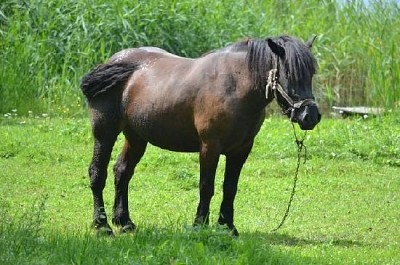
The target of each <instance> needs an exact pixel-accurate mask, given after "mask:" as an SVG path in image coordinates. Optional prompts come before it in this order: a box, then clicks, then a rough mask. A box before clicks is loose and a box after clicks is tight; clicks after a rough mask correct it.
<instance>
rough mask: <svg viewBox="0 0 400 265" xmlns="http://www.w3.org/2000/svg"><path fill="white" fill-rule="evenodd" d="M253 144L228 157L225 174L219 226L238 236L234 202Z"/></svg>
mask: <svg viewBox="0 0 400 265" xmlns="http://www.w3.org/2000/svg"><path fill="white" fill-rule="evenodd" d="M252 146H253V143H251V144H249V145H248V146H246V148H244V149H243V150H241V151H240V152H237V153H234V154H227V155H226V165H225V174H224V185H223V193H224V194H223V199H222V203H221V208H220V213H219V218H218V224H220V225H223V226H225V225H226V226H227V227H228V229H229V230H230V231H231V232H232V235H234V236H238V235H239V232H238V231H237V229H236V227H235V225H234V222H233V215H234V207H233V204H234V201H235V197H236V192H237V185H238V181H239V176H240V172H241V170H242V168H243V165H244V163H245V162H246V159H247V157H248V155H249V153H250V150H251V148H252Z"/></svg>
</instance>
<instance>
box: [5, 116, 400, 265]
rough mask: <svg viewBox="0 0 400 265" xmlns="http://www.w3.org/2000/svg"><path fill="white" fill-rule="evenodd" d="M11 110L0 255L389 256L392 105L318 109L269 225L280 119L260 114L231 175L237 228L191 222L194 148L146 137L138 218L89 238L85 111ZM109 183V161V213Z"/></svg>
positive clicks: (396, 200) (378, 259)
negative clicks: (359, 114) (149, 142)
mask: <svg viewBox="0 0 400 265" xmlns="http://www.w3.org/2000/svg"><path fill="white" fill-rule="evenodd" d="M17 114H18V113H17V111H15V112H13V113H10V114H7V115H5V116H3V117H1V118H0V119H1V120H0V139H2V140H1V142H0V168H1V170H0V179H1V182H0V264H399V263H400V252H399V251H398V250H399V248H400V235H399V226H400V195H399V190H400V118H399V117H400V116H399V115H398V113H397V114H388V115H386V116H383V117H379V118H370V119H367V120H362V119H357V118H355V119H345V120H335V119H328V118H325V119H324V120H323V121H322V123H321V124H320V125H318V127H317V128H316V129H315V130H314V131H312V132H310V133H309V134H308V136H307V139H306V145H307V152H308V160H307V162H306V164H304V165H302V166H301V169H300V173H299V182H298V187H297V193H296V196H295V199H294V202H293V205H292V210H291V212H290V215H289V217H288V220H287V221H286V223H285V225H284V226H283V228H281V229H280V230H279V231H278V232H275V233H271V232H270V230H271V229H272V228H274V227H275V226H276V225H277V224H278V223H279V221H280V219H281V217H282V215H283V213H284V210H285V207H286V204H287V200H288V198H289V195H290V191H291V188H292V181H293V174H294V170H295V165H296V155H297V154H296V145H295V144H294V142H293V134H292V129H291V125H290V123H289V122H288V121H287V120H285V119H283V118H281V117H277V116H272V117H270V118H267V119H266V121H265V123H264V124H263V127H262V129H261V132H260V134H259V135H258V136H257V138H256V143H255V148H254V149H253V152H252V153H251V155H250V157H249V159H248V162H247V163H246V165H245V167H244V169H243V172H242V176H241V180H240V183H239V191H238V197H237V199H236V204H235V213H236V226H237V227H238V229H239V232H240V233H241V235H240V237H239V238H237V239H236V238H232V237H230V236H229V235H228V234H226V233H225V232H223V231H220V230H218V229H217V228H216V227H215V226H211V227H210V228H209V229H206V230H203V231H196V232H194V231H192V230H191V228H190V225H191V222H192V219H193V217H194V213H195V208H196V205H197V200H198V189H197V182H198V164H197V155H196V154H182V153H172V152H167V151H162V150H160V149H158V148H156V147H153V146H150V147H149V148H148V150H147V153H146V155H145V157H144V158H143V160H142V162H141V163H140V164H139V166H138V169H137V171H136V172H137V173H136V175H135V177H134V179H133V180H132V182H131V185H130V195H129V196H130V210H131V214H132V218H133V220H134V222H135V223H136V224H137V225H138V230H137V231H136V232H135V233H134V234H118V233H117V235H116V236H115V237H114V238H102V237H100V238H98V237H97V236H96V234H95V233H94V232H93V231H92V230H91V229H90V221H91V215H92V199H91V192H90V189H89V187H88V182H89V181H88V177H87V167H88V164H89V161H90V158H91V149H92V138H91V134H90V127H89V122H88V119H86V118H74V119H72V118H56V117H49V116H48V115H42V114H40V115H39V114H36V113H30V115H29V117H19V116H18V115H17ZM122 141H123V139H122V138H120V139H119V140H118V142H117V145H116V147H115V149H120V147H121V144H122ZM117 154H118V152H114V153H113V158H112V162H111V163H113V161H115V158H116V156H117ZM223 162H224V161H223V160H222V161H220V166H219V169H218V175H217V178H216V181H217V183H216V195H215V197H214V199H213V201H212V209H211V214H212V216H211V222H213V223H215V222H216V219H217V213H218V206H219V203H220V199H221V182H222V168H223V166H222V165H223ZM112 183H113V178H112V175H111V167H110V176H109V180H108V185H107V186H106V189H105V198H106V207H107V211H108V213H109V215H110V214H111V206H112V203H113V202H112V200H113V184H112Z"/></svg>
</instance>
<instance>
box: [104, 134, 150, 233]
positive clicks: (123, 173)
mask: <svg viewBox="0 0 400 265" xmlns="http://www.w3.org/2000/svg"><path fill="white" fill-rule="evenodd" d="M146 146H147V142H145V141H142V140H136V141H130V142H129V141H128V140H125V144H124V147H123V149H122V152H121V154H120V155H119V157H118V160H117V162H116V163H115V166H114V176H115V179H114V185H115V201H114V213H113V220H112V222H113V224H114V225H116V226H119V227H121V231H122V232H132V231H134V230H135V229H136V226H135V224H134V223H133V222H132V220H131V218H130V216H129V207H128V185H129V181H130V180H131V178H132V176H133V174H134V170H135V167H136V165H137V164H138V163H139V161H140V159H141V158H142V156H143V154H144V152H145V150H146Z"/></svg>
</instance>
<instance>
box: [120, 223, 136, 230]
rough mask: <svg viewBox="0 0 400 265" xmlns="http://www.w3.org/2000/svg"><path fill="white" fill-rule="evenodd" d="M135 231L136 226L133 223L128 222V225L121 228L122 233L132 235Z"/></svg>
mask: <svg viewBox="0 0 400 265" xmlns="http://www.w3.org/2000/svg"><path fill="white" fill-rule="evenodd" d="M135 230H136V225H135V224H134V223H133V222H131V221H128V222H127V224H126V225H124V226H122V227H121V232H122V233H132V232H134V231H135Z"/></svg>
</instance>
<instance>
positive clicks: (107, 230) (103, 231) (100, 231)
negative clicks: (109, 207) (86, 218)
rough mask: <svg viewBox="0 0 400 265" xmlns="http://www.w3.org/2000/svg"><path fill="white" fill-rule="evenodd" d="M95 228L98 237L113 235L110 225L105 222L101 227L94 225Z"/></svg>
mask: <svg viewBox="0 0 400 265" xmlns="http://www.w3.org/2000/svg"><path fill="white" fill-rule="evenodd" d="M95 228H96V230H97V236H98V237H112V236H114V233H113V230H112V229H111V227H110V226H109V225H108V224H107V225H105V226H101V227H95Z"/></svg>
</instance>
